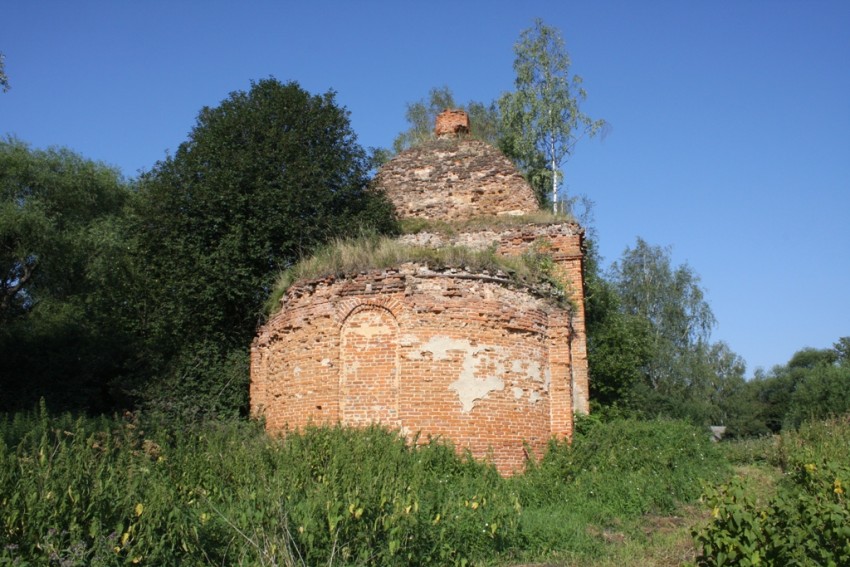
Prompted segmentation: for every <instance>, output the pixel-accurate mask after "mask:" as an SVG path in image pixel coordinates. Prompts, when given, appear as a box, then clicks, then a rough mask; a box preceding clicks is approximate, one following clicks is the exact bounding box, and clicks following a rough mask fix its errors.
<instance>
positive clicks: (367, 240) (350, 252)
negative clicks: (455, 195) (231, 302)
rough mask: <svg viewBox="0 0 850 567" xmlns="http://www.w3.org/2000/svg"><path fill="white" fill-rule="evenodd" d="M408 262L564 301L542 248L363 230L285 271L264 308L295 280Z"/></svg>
mask: <svg viewBox="0 0 850 567" xmlns="http://www.w3.org/2000/svg"><path fill="white" fill-rule="evenodd" d="M408 262H412V263H417V264H423V265H426V266H428V267H429V268H430V269H432V270H440V269H445V268H461V269H463V270H465V271H469V272H473V273H485V272H486V273H490V274H492V275H494V276H498V277H500V278H502V279H504V280H505V281H506V282H510V283H514V284H518V285H523V286H530V287H536V288H539V287H541V286H542V287H544V288H546V289H547V290H549V292H550V294H551V295H552V297H553V298H554V299H555V300H556V301H561V302H565V301H566V298H565V294H564V293H563V286H562V284H560V283H559V282H557V281H555V280H554V279H553V278H552V276H551V271H552V270H551V264H552V262H551V260H549V261H548V262H547V261H546V256H545V253H544V252H541V251H538V250H532V251H530V252H529V253H528V254H524V255H521V256H501V255H499V254H496V251H495V249H493V248H491V249H486V250H474V249H471V248H467V247H464V246H446V247H442V248H438V249H436V248H429V247H427V246H414V245H410V244H403V243H401V242H398V241H396V240H394V239H392V238H387V237H379V236H365V237H361V238H357V239H338V240H334V241H332V242H331V243H329V244H328V245H326V246H324V247H322V248H320V249H319V250H317V251H316V252H315V253H314V254H313V255H312V256H310V257H308V258H306V259H304V260H302V261H300V262H299V263H297V264H296V265H294V266H292V267H291V268H289V269H287V270H285V271H283V272H282V273H281V274H280V276H279V277H278V280H277V282H276V284H275V286H274V288H273V290H272V293H271V295H270V297H269V300H268V301H267V303H266V306H265V310H266V313H267V314H273V313H274V312H275V311H276V310H277V309H278V307H279V305H280V298H281V297H283V294H284V293H286V290H287V289H289V287H290V286H291V285H292V284H293V283H295V282H296V281H300V280H310V279H317V278H323V277H327V276H344V275H356V274H359V273H361V272H368V271H373V270H385V269H390V268H398V267H399V266H401V265H402V264H405V263H408Z"/></svg>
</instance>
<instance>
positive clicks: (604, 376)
mask: <svg viewBox="0 0 850 567" xmlns="http://www.w3.org/2000/svg"><path fill="white" fill-rule="evenodd" d="M586 247H587V252H586V256H585V257H586V260H585V265H584V285H585V300H584V306H585V326H586V329H587V357H588V370H589V372H590V379H589V383H590V397H591V402H592V403H593V404H594V406H595V408H594V409H595V410H599V409H602V408H612V407H615V406H619V407H630V406H633V405H634V404H633V400H632V399H631V396H632V392H633V391H634V387H635V385H637V384H638V383H639V382H640V381H641V380H642V379H643V376H644V375H643V369H644V368H645V367H646V366H647V365H648V364H649V361H650V356H651V355H652V348H651V346H650V345H651V341H650V339H651V336H652V335H651V331H652V328H651V325H650V323H649V321H647V320H646V319H645V318H642V317H640V316H638V315H635V314H631V313H626V312H625V311H624V310H623V309H622V302H621V300H620V296H619V294H618V292H617V290H616V288H615V287H614V284H613V283H611V282H610V281H608V280H606V279H605V278H604V277H603V276H602V274H601V273H600V270H599V258H598V255H597V252H596V247H595V243H594V242H593V241H586Z"/></svg>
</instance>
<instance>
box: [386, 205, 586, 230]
mask: <svg viewBox="0 0 850 567" xmlns="http://www.w3.org/2000/svg"><path fill="white" fill-rule="evenodd" d="M570 222H576V220H575V218H574V217H573V216H571V215H565V214H560V213H559V214H554V213H552V212H549V211H543V210H540V211H536V212H534V213H530V214H527V215H498V216H481V217H473V218H471V219H467V220H462V221H452V222H449V221H443V220H431V219H424V218H404V219H400V220H399V225H400V228H401V232H402V234H417V233H419V232H435V233H438V234H443V235H446V236H452V235H455V234H458V233H462V232H476V231H481V230H488V229H489V230H498V229H503V228H512V227H520V226H528V225H533V226H547V225H551V224H564V223H570Z"/></svg>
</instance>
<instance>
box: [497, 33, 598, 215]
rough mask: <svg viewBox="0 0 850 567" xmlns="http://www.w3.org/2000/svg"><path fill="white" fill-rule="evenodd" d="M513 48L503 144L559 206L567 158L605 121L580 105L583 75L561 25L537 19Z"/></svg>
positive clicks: (542, 195)
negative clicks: (572, 69)
mask: <svg viewBox="0 0 850 567" xmlns="http://www.w3.org/2000/svg"><path fill="white" fill-rule="evenodd" d="M514 53H515V54H516V58H515V59H514V71H515V72H516V80H515V83H514V84H515V87H516V90H515V91H513V92H508V93H505V94H504V95H502V97H501V98H500V99H499V110H500V112H501V117H502V121H501V126H502V133H501V138H502V149H503V151H505V153H506V154H507V155H508V156H509V157H511V158H512V159H513V160H514V161H515V162H516V163H517V164H518V166H519V167H520V169H521V170H522V171H523V172H524V173H525V175H526V177H527V178H528V179H529V181H530V182H531V183H532V185H533V186H534V187H535V189H536V190H537V191H538V192H539V193H540V195H539V196H538V198H539V199H540V201H541V203H543V202H544V201H545V199H546V198H545V195H546V187H547V186H548V188H549V194H550V195H551V204H552V207H553V210H554V211H555V212H557V210H558V195H559V191H558V187H559V186H560V185H561V182H562V180H563V175H561V167H562V165H563V163H564V162H565V161H566V160H567V159H569V157H570V156H571V155H572V154H573V151H574V150H575V146H576V144H577V143H578V141H579V140H581V139H582V138H584V137H588V138H590V137H593V136H595V135H596V134H597V133H599V132H600V131H601V130H602V129H603V128H604V127H605V121H604V120H592V119H591V118H590V117H589V116H588V115H587V114H585V113H584V112H582V111H581V108H580V106H581V103H582V102H584V100H585V99H586V98H587V93H586V92H585V90H584V88H583V87H582V86H581V85H582V79H581V77H579V76H578V75H574V74H571V73H570V65H571V61H570V56H569V54H568V53H567V51H566V49H565V47H564V40H563V38H562V37H561V34H560V33H559V32H558V30H557V29H555V28H552V27H549V26H547V25H545V24H544V23H543V21H542V20H540V19H537V20H535V22H534V27H532V28H530V29H527V30H524V31H523V32H522V34H521V35H520V38H519V42H518V43H517V44H516V45H515V46H514ZM541 158H542V159H541ZM547 168H548V169H547Z"/></svg>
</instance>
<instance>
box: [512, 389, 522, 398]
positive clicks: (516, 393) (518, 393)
mask: <svg viewBox="0 0 850 567" xmlns="http://www.w3.org/2000/svg"><path fill="white" fill-rule="evenodd" d="M513 393H514V399H517V400H518V399H520V398H522V388H513Z"/></svg>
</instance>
